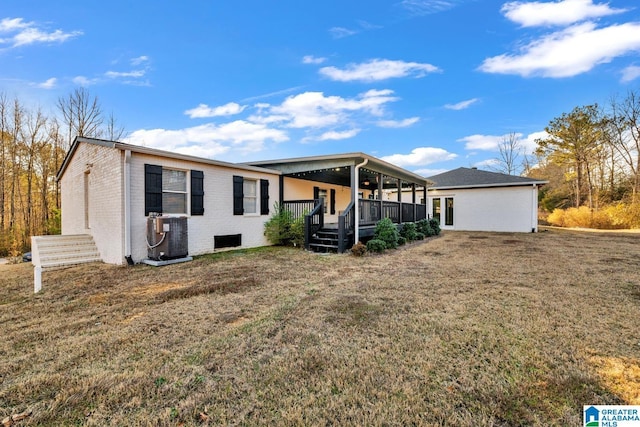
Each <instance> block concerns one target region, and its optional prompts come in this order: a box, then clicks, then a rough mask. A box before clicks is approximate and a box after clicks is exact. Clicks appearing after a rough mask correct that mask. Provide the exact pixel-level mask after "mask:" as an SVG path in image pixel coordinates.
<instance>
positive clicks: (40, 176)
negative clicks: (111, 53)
mask: <svg viewBox="0 0 640 427" xmlns="http://www.w3.org/2000/svg"><path fill="white" fill-rule="evenodd" d="M56 110H57V111H56V112H55V113H54V114H46V113H45V112H43V111H42V109H41V108H40V107H35V108H32V107H28V106H26V105H25V104H24V103H22V102H21V101H20V100H19V99H17V98H10V97H9V96H7V95H6V94H5V93H0V256H8V255H9V256H16V255H18V254H20V253H21V252H23V251H25V250H27V249H28V248H29V246H30V243H31V242H30V238H31V236H32V235H41V234H59V233H60V188H59V184H58V182H57V181H56V179H55V177H56V173H57V172H58V170H59V168H60V165H61V164H62V162H63V160H64V157H65V155H66V153H67V151H68V149H69V147H70V145H71V142H72V139H73V138H74V137H75V136H76V135H79V136H87V137H97V138H106V139H110V140H118V139H120V138H122V137H123V136H124V129H123V128H122V127H120V126H119V125H118V124H117V122H116V120H115V118H114V116H113V114H110V115H108V116H106V115H105V114H104V112H103V110H102V107H101V105H100V103H99V100H98V98H97V97H96V96H92V95H91V94H90V93H89V92H88V91H87V90H86V89H84V88H78V89H76V90H74V91H73V92H71V93H70V94H68V95H67V96H63V97H60V98H59V99H58V101H57V103H56Z"/></svg>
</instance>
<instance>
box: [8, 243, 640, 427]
mask: <svg viewBox="0 0 640 427" xmlns="http://www.w3.org/2000/svg"><path fill="white" fill-rule="evenodd" d="M639 271H640V245H638V236H637V235H617V234H600V233H588V234H581V233H575V232H570V231H549V232H543V233H538V234H494V233H465V232H445V233H444V234H443V235H442V236H440V237H438V238H433V239H429V240H426V241H423V242H418V243H415V244H413V245H410V246H404V247H401V248H400V249H398V250H391V251H387V252H386V253H385V254H383V255H375V256H366V257H361V258H360V257H354V256H350V255H329V256H320V255H316V254H312V253H307V252H304V251H301V250H296V249H290V248H263V249H259V250H251V251H238V252H228V253H221V254H214V255H211V256H205V257H199V258H197V259H196V260H195V261H193V262H190V263H186V264H177V265H172V266H167V267H162V268H154V267H149V266H141V265H140V266H135V267H129V268H127V267H113V266H107V265H101V264H100V265H87V266H83V267H77V268H72V269H67V270H60V271H54V272H49V273H45V275H44V284H43V292H42V293H40V294H38V295H33V293H32V292H33V269H32V267H31V266H30V265H26V264H21V265H0V289H1V292H0V325H2V326H1V332H0V338H1V340H0V421H2V419H5V418H6V417H8V416H10V415H15V414H23V415H24V416H25V419H24V420H22V421H18V422H17V425H105V424H106V425H187V426H188V425H270V426H271V425H398V426H400V425H412V424H413V425H434V424H435V425H452V426H472V425H558V426H566V425H580V424H581V422H582V405H586V404H635V405H640V333H638V319H640V273H639Z"/></svg>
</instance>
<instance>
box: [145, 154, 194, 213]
mask: <svg viewBox="0 0 640 427" xmlns="http://www.w3.org/2000/svg"><path fill="white" fill-rule="evenodd" d="M188 175H190V177H191V185H190V187H189V188H190V190H191V194H189V191H188V187H187V179H188ZM203 183H204V173H203V172H202V171H196V170H192V171H190V172H189V171H185V170H177V169H169V168H163V167H162V166H157V165H148V164H145V165H144V191H145V199H144V211H145V215H149V213H150V212H158V213H161V214H188V213H189V201H190V202H191V215H204V187H203ZM189 196H191V197H189Z"/></svg>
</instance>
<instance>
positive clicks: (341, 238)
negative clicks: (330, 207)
mask: <svg viewBox="0 0 640 427" xmlns="http://www.w3.org/2000/svg"><path fill="white" fill-rule="evenodd" d="M354 206H355V203H354V202H351V203H349V205H348V206H347V208H346V209H345V210H344V211H343V212H342V213H341V214H340V215H339V216H338V253H343V252H344V251H345V250H346V249H347V248H346V247H345V244H346V240H347V236H348V235H349V231H353V230H354V229H355V224H356V222H355V209H354ZM354 243H357V242H354Z"/></svg>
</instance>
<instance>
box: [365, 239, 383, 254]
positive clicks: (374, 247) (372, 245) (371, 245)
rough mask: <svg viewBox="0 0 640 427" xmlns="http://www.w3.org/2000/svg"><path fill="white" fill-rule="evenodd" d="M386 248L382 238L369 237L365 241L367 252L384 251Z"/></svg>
mask: <svg viewBox="0 0 640 427" xmlns="http://www.w3.org/2000/svg"><path fill="white" fill-rule="evenodd" d="M385 249H387V244H386V243H385V242H384V241H383V240H379V239H371V240H369V241H368V242H367V250H368V251H369V252H377V253H380V252H384V250H385Z"/></svg>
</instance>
